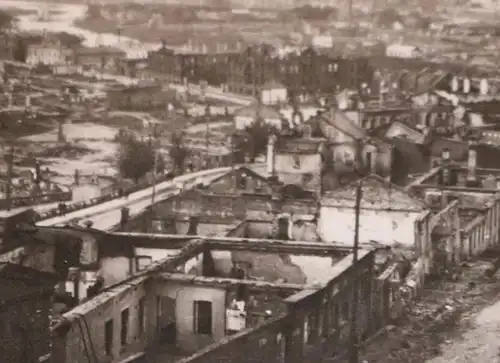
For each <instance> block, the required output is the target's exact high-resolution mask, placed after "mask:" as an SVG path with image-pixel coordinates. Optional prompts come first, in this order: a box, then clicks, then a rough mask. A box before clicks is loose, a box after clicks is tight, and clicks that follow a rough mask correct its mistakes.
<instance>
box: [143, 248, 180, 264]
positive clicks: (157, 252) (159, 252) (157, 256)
mask: <svg viewBox="0 0 500 363" xmlns="http://www.w3.org/2000/svg"><path fill="white" fill-rule="evenodd" d="M178 253H179V250H178V249H175V250H168V249H165V248H143V247H135V248H134V254H135V255H136V256H149V257H151V259H152V262H155V261H159V260H163V259H164V258H167V257H169V256H175V255H177V254H178Z"/></svg>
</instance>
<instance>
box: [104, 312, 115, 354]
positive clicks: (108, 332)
mask: <svg viewBox="0 0 500 363" xmlns="http://www.w3.org/2000/svg"><path fill="white" fill-rule="evenodd" d="M104 350H105V352H106V355H111V354H112V353H113V320H112V319H110V320H107V321H106V323H104Z"/></svg>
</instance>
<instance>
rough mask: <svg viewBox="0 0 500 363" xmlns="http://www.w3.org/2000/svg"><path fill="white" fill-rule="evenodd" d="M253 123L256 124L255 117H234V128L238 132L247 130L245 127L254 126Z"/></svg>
mask: <svg viewBox="0 0 500 363" xmlns="http://www.w3.org/2000/svg"><path fill="white" fill-rule="evenodd" d="M253 122H254V119H253V117H246V116H235V117H234V127H235V128H236V130H243V129H245V127H247V126H250V125H251V124H253Z"/></svg>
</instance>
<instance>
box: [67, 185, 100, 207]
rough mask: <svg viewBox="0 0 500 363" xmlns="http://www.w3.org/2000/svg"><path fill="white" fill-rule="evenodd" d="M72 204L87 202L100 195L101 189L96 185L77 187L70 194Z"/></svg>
mask: <svg viewBox="0 0 500 363" xmlns="http://www.w3.org/2000/svg"><path fill="white" fill-rule="evenodd" d="M71 195H72V201H73V203H77V202H85V201H89V200H91V199H92V198H99V197H100V196H101V195H102V190H101V187H100V186H98V185H90V184H89V185H77V186H74V187H73V189H72V192H71Z"/></svg>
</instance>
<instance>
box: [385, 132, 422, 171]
mask: <svg viewBox="0 0 500 363" xmlns="http://www.w3.org/2000/svg"><path fill="white" fill-rule="evenodd" d="M390 143H391V144H392V145H393V146H394V148H395V149H396V150H397V151H398V152H399V153H400V154H401V156H402V157H403V158H404V160H407V161H408V162H407V163H406V164H407V165H408V171H409V173H410V174H419V173H425V172H427V171H428V170H429V162H428V161H427V160H426V157H425V155H424V149H423V147H422V146H421V145H418V144H415V143H413V142H410V141H408V140H406V139H404V138H402V137H394V138H392V139H391V140H390Z"/></svg>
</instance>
